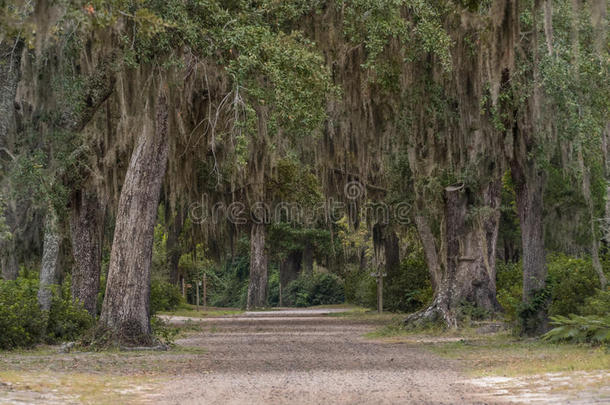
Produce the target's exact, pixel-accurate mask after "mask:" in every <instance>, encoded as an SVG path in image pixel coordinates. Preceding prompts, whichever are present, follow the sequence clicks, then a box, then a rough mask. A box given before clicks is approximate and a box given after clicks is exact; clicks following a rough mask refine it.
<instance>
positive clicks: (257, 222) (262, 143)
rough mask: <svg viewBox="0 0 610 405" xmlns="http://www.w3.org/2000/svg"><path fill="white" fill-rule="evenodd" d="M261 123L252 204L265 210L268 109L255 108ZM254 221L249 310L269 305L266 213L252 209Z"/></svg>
mask: <svg viewBox="0 0 610 405" xmlns="http://www.w3.org/2000/svg"><path fill="white" fill-rule="evenodd" d="M256 114H257V119H258V136H257V138H256V144H255V146H254V148H253V149H252V155H251V157H250V167H249V170H250V173H252V181H253V183H254V184H253V187H252V188H253V190H252V191H253V198H254V201H253V204H252V207H258V208H261V207H262V209H263V210H265V208H264V203H265V201H266V200H265V173H266V168H267V161H268V159H269V158H268V156H267V155H268V151H267V142H268V140H267V137H268V128H267V119H268V110H267V107H264V106H258V107H257V108H256ZM252 216H253V221H252V227H251V230H250V283H249V285H248V297H247V302H246V306H247V308H248V309H250V308H256V307H264V306H266V305H267V289H268V286H267V278H268V275H267V263H268V258H267V252H266V250H265V223H266V221H267V220H268V218H267V217H266V216H267V213H266V212H262V211H259V210H258V209H253V212H252Z"/></svg>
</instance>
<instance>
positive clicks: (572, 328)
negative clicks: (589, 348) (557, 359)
mask: <svg viewBox="0 0 610 405" xmlns="http://www.w3.org/2000/svg"><path fill="white" fill-rule="evenodd" d="M551 325H553V326H555V328H553V329H552V330H550V331H549V332H547V333H546V334H545V335H544V336H542V338H543V339H544V340H546V341H549V342H572V343H591V344H609V343H610V315H606V316H603V317H602V316H596V315H590V316H580V315H574V314H572V315H569V316H568V317H565V316H554V317H551Z"/></svg>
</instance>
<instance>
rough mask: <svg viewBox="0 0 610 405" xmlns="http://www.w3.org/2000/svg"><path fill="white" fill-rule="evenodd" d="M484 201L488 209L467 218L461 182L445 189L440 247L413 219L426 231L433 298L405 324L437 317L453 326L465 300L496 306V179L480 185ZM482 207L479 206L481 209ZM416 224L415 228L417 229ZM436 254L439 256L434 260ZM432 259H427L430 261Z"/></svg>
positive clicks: (484, 306)
mask: <svg viewBox="0 0 610 405" xmlns="http://www.w3.org/2000/svg"><path fill="white" fill-rule="evenodd" d="M481 192H482V195H483V196H484V203H485V206H486V207H488V208H489V209H490V211H491V212H489V213H484V214H482V215H481V218H476V219H472V218H470V219H468V216H469V215H468V214H469V211H471V209H472V208H473V207H472V206H471V205H470V204H469V200H468V192H467V191H466V190H464V186H463V185H462V186H457V187H454V186H452V187H447V188H446V189H445V212H444V229H443V232H442V234H443V235H444V239H443V241H442V244H443V245H444V249H442V250H441V252H442V253H439V251H438V250H437V249H436V243H433V241H434V239H430V238H432V233H431V232H429V231H430V230H429V229H427V230H426V226H423V227H422V226H421V225H422V224H425V221H423V218H422V217H420V218H419V220H418V221H417V222H418V223H419V224H420V226H418V229H419V228H422V230H423V235H424V236H425V237H426V240H425V241H424V240H423V239H422V242H423V243H424V247H425V249H424V250H425V251H426V250H427V253H426V258H427V260H428V263H429V266H430V267H431V269H434V268H435V267H436V268H437V270H433V274H434V273H435V272H436V273H437V274H436V277H438V281H437V283H438V284H436V289H435V298H434V301H433V302H432V304H431V305H430V306H429V307H428V308H427V309H425V310H423V311H421V312H418V313H415V314H412V315H410V316H409V317H407V319H406V323H407V324H415V325H417V324H420V323H422V322H428V321H437V320H441V321H442V322H444V323H445V324H446V325H448V326H449V327H457V324H458V320H459V310H460V306H461V305H462V304H471V305H474V306H476V307H478V308H480V309H484V310H486V311H488V312H490V313H493V312H496V311H498V310H500V309H501V308H500V305H499V303H498V301H497V299H496V272H495V254H496V242H497V237H498V226H499V213H498V206H499V202H500V187H499V183H498V182H493V183H490V184H489V185H488V186H487V187H486V188H485V189H484V190H481ZM481 211H484V210H481ZM422 230H420V234H422ZM439 258H440V259H442V260H439ZM430 260H432V262H430Z"/></svg>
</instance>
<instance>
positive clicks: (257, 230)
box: [247, 224, 267, 309]
mask: <svg viewBox="0 0 610 405" xmlns="http://www.w3.org/2000/svg"><path fill="white" fill-rule="evenodd" d="M266 305H267V252H265V225H264V224H252V231H251V234H250V284H249V285H248V302H247V308H248V309H252V308H257V307H264V306H266Z"/></svg>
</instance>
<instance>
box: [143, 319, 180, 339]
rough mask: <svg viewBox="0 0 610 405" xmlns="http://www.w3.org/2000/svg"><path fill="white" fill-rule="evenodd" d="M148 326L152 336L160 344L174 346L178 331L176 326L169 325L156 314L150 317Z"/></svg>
mask: <svg viewBox="0 0 610 405" xmlns="http://www.w3.org/2000/svg"><path fill="white" fill-rule="evenodd" d="M150 326H151V329H152V333H153V336H154V337H155V339H157V340H158V341H159V342H160V343H161V344H163V345H166V346H175V341H176V337H177V336H178V334H179V333H180V330H179V329H178V328H176V327H173V326H171V325H170V324H169V322H167V321H165V320H164V319H162V318H159V317H158V316H153V317H151V318H150Z"/></svg>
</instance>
